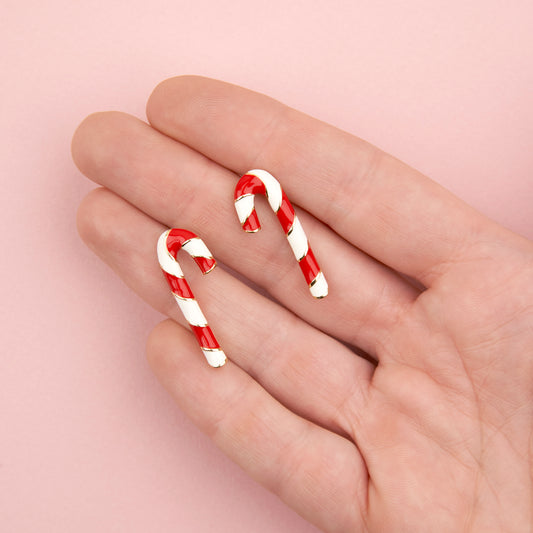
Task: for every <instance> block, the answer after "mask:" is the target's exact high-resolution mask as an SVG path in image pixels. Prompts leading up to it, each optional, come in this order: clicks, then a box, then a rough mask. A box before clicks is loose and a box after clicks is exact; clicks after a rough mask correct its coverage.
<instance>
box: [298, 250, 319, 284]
mask: <svg viewBox="0 0 533 533" xmlns="http://www.w3.org/2000/svg"><path fill="white" fill-rule="evenodd" d="M298 264H299V265H300V268H301V269H302V272H303V275H304V277H305V281H307V283H308V284H309V283H311V282H312V281H313V280H314V279H315V278H316V277H317V274H318V273H319V272H320V267H319V266H318V263H317V261H316V259H315V254H313V250H311V248H309V250H308V251H307V255H305V256H304V257H303V258H302V260H301V261H300V262H299V263H298Z"/></svg>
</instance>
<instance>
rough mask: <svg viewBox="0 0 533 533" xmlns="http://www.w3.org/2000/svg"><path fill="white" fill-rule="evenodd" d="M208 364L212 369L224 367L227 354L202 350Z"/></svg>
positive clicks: (220, 351) (219, 351)
mask: <svg viewBox="0 0 533 533" xmlns="http://www.w3.org/2000/svg"><path fill="white" fill-rule="evenodd" d="M202 352H204V355H205V358H206V359H207V362H208V363H209V364H210V365H211V366H212V367H215V368H217V367H219V366H223V365H224V364H225V363H226V354H225V353H224V352H223V351H222V350H206V349H204V348H202Z"/></svg>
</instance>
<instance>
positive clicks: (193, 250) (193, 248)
mask: <svg viewBox="0 0 533 533" xmlns="http://www.w3.org/2000/svg"><path fill="white" fill-rule="evenodd" d="M182 248H183V249H184V250H185V251H186V252H187V253H188V254H190V255H192V256H193V257H209V258H212V257H213V255H212V254H211V252H210V251H209V248H208V247H207V246H206V245H205V243H204V241H202V239H200V238H199V237H195V238H194V239H190V240H189V241H187V242H185V244H184V245H183V246H182Z"/></svg>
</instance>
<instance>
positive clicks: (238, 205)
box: [235, 169, 328, 298]
mask: <svg viewBox="0 0 533 533" xmlns="http://www.w3.org/2000/svg"><path fill="white" fill-rule="evenodd" d="M256 194H264V195H266V197H267V199H268V203H269V204H270V207H271V208H272V210H273V211H274V213H276V216H277V217H278V220H279V221H280V223H281V226H282V228H283V231H284V232H285V235H286V237H287V240H288V241H289V244H290V246H291V248H292V251H293V253H294V257H296V259H297V261H298V264H299V265H300V268H301V270H302V272H303V275H304V277H305V280H306V281H307V283H308V285H309V290H310V291H311V294H312V295H313V296H314V297H315V298H324V297H325V296H327V295H328V284H327V282H326V278H325V277H324V274H322V272H321V270H320V267H319V266H318V263H317V261H316V259H315V256H314V254H313V251H312V250H311V248H310V247H309V241H308V240H307V237H306V235H305V233H304V230H303V228H302V225H301V223H300V220H299V219H298V217H297V216H296V214H295V213H294V209H293V207H292V205H291V203H290V202H289V199H288V198H287V196H286V194H285V193H284V192H283V189H282V188H281V185H280V184H279V182H278V180H277V179H276V178H274V176H272V174H270V173H268V172H267V171H266V170H259V169H256V170H250V171H249V172H247V173H246V174H244V176H242V178H241V179H240V180H239V182H238V183H237V186H236V187H235V209H236V211H237V216H238V217H239V221H240V223H241V225H242V229H243V230H244V231H247V232H249V233H255V232H256V231H259V230H260V229H261V224H260V223H259V219H258V218H257V212H256V210H255V207H254V196H255V195H256Z"/></svg>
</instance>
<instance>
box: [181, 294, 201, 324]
mask: <svg viewBox="0 0 533 533" xmlns="http://www.w3.org/2000/svg"><path fill="white" fill-rule="evenodd" d="M174 298H175V299H176V302H178V305H179V306H180V309H181V312H182V313H183V316H184V317H185V320H187V322H188V323H189V324H191V325H192V326H207V320H206V319H205V316H204V314H203V313H202V310H201V309H200V306H199V305H198V302H197V301H196V300H194V299H192V298H187V299H183V298H180V297H179V296H176V295H174Z"/></svg>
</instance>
